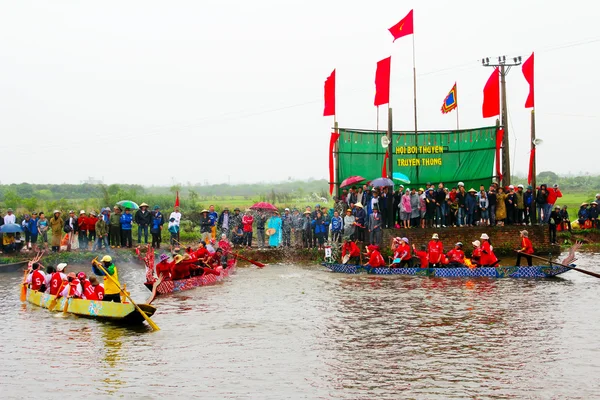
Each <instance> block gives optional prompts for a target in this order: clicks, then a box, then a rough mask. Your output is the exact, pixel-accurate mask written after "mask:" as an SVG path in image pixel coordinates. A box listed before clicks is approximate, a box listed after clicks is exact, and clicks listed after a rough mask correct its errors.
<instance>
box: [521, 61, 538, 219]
mask: <svg viewBox="0 0 600 400" xmlns="http://www.w3.org/2000/svg"><path fill="white" fill-rule="evenodd" d="M533 59H534V53H531V56H530V57H529V58H528V59H527V60H526V61H525V62H524V63H523V66H522V67H521V70H522V71H523V76H524V77H525V80H526V81H527V83H529V95H528V96H527V100H525V108H531V153H530V154H529V171H528V174H527V184H528V185H530V186H531V187H532V188H533V189H534V190H535V186H536V182H535V175H536V168H535V161H536V159H535V147H536V142H537V139H536V137H535V101H534V98H535V92H534V62H533ZM534 193H535V191H534ZM532 217H533V218H532V223H535V222H536V220H537V219H536V215H535V209H534V210H533V212H532Z"/></svg>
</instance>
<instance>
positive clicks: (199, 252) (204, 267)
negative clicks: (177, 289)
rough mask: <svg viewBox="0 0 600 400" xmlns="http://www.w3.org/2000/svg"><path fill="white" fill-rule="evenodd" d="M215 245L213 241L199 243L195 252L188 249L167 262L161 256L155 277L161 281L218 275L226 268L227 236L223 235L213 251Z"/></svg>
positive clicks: (228, 248) (166, 258) (163, 256)
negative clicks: (160, 278)
mask: <svg viewBox="0 0 600 400" xmlns="http://www.w3.org/2000/svg"><path fill="white" fill-rule="evenodd" d="M215 245H216V241H215V240H214V239H212V240H210V241H208V242H203V241H201V242H200V243H199V244H198V248H197V249H196V250H193V249H192V248H191V247H188V248H186V249H185V253H184V254H183V255H181V254H177V255H176V256H175V257H173V259H172V260H169V256H168V255H167V254H164V253H163V254H161V255H160V258H159V263H158V264H156V275H157V276H162V280H163V281H170V280H178V279H187V278H190V277H192V276H201V275H204V274H213V275H220V274H221V271H222V270H223V268H224V267H226V266H227V255H228V254H229V252H230V251H231V242H229V240H228V239H227V235H226V234H223V235H221V240H219V243H218V248H216V249H215V247H214V246H215Z"/></svg>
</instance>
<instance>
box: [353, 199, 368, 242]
mask: <svg viewBox="0 0 600 400" xmlns="http://www.w3.org/2000/svg"><path fill="white" fill-rule="evenodd" d="M366 224H367V213H366V211H365V209H364V207H363V205H362V203H361V202H360V201H359V202H358V203H356V204H355V205H354V226H355V227H356V229H355V238H356V240H358V241H359V242H361V243H364V242H365V232H366V230H367V227H366Z"/></svg>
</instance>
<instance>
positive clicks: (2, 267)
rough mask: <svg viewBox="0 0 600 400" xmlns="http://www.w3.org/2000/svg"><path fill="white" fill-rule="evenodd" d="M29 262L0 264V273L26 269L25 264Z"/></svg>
mask: <svg viewBox="0 0 600 400" xmlns="http://www.w3.org/2000/svg"><path fill="white" fill-rule="evenodd" d="M28 263H29V261H19V262H16V263H12V264H0V273H1V272H16V271H21V272H23V270H25V269H27V264H28Z"/></svg>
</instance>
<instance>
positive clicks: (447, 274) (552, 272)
mask: <svg viewBox="0 0 600 400" xmlns="http://www.w3.org/2000/svg"><path fill="white" fill-rule="evenodd" d="M322 265H323V266H324V267H325V268H327V269H329V270H330V271H333V272H340V273H344V274H358V273H361V272H366V273H368V274H374V275H414V276H428V277H438V278H551V277H554V276H557V275H560V274H562V273H564V272H567V271H569V270H571V268H567V267H563V266H558V265H555V266H532V267H523V266H521V267H515V266H510V267H477V268H468V267H455V268H420V267H413V268H398V267H396V268H389V267H379V268H372V267H369V266H362V265H348V264H336V263H323V264H322ZM570 267H575V264H571V265H570Z"/></svg>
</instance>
